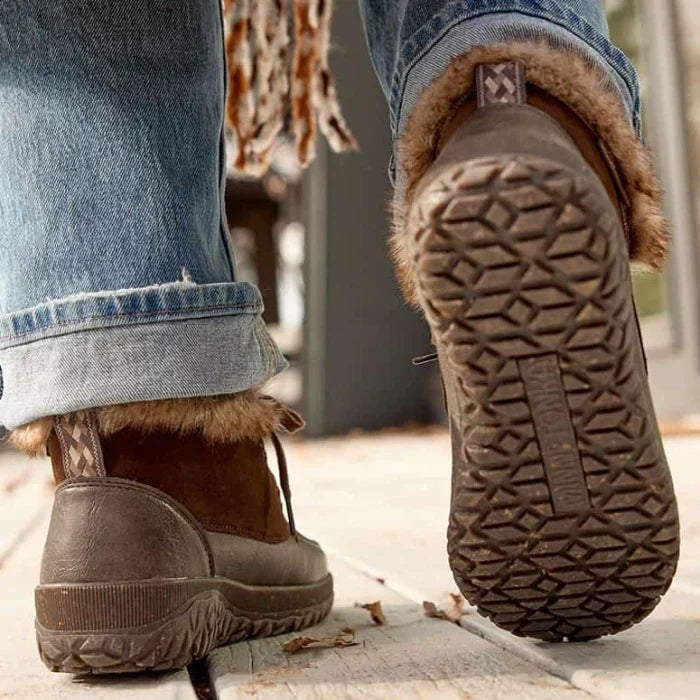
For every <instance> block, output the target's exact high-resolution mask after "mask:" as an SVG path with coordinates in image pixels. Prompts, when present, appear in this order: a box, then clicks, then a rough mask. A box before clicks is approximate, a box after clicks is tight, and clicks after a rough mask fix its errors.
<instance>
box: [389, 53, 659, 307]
mask: <svg viewBox="0 0 700 700" xmlns="http://www.w3.org/2000/svg"><path fill="white" fill-rule="evenodd" d="M502 61H522V62H523V63H524V64H525V66H526V72H527V82H528V83H531V84H533V85H536V86H537V87H539V88H541V89H543V90H545V91H547V92H548V93H550V94H551V95H553V96H554V97H557V98H558V99H560V100H561V101H562V102H564V103H565V104H566V105H568V107H569V108H570V109H572V110H573V111H574V112H576V113H577V115H578V116H579V117H580V118H581V119H582V120H583V121H584V122H586V123H587V124H588V126H589V128H591V130H592V131H593V132H594V133H595V134H596V136H597V137H598V138H599V139H600V141H601V142H602V144H603V145H604V147H605V148H606V149H607V151H608V152H609V153H610V155H611V156H612V159H613V161H614V165H615V166H616V169H617V175H618V176H619V179H620V182H621V184H622V187H623V189H624V191H625V194H626V197H627V200H628V202H629V209H628V212H627V215H628V216H627V218H628V221H627V223H628V228H629V234H630V258H631V261H632V262H633V263H635V264H637V265H639V266H640V267H642V268H646V269H650V270H660V269H661V268H662V267H663V264H664V261H665V259H666V254H667V250H668V244H669V233H668V225H667V223H666V220H665V218H664V216H663V214H662V209H661V203H662V193H661V190H660V188H659V185H658V182H657V180H656V177H655V175H654V172H653V169H652V166H651V161H650V158H649V153H648V151H647V149H646V147H645V146H644V145H643V144H642V143H640V141H639V140H638V139H637V137H636V135H635V133H634V130H633V128H632V126H631V125H630V124H629V120H628V118H627V116H626V114H625V111H624V108H623V106H622V104H621V103H620V100H619V98H618V97H617V95H616V94H615V93H614V92H613V91H612V89H608V88H607V87H606V85H607V84H608V83H609V80H608V78H607V77H606V76H605V75H604V74H603V72H602V71H601V70H600V69H599V68H598V67H597V66H594V65H591V64H589V63H586V62H585V61H584V60H583V58H581V57H580V56H579V55H578V54H577V53H576V52H574V51H571V50H566V49H562V48H555V47H551V46H549V45H546V44H532V43H517V42H514V43H508V44H493V45H489V46H479V47H476V48H474V49H472V50H471V51H470V52H469V53H467V54H464V55H463V56H460V57H458V58H456V59H455V60H454V61H453V62H452V63H451V64H450V66H449V67H448V68H447V69H446V70H445V71H444V72H443V73H442V75H441V76H440V77H439V78H438V79H437V80H436V81H435V82H434V83H433V84H432V85H431V86H430V87H428V88H427V89H426V91H425V92H424V93H423V95H422V96H421V98H420V101H419V102H418V104H417V105H416V106H415V107H414V108H413V111H412V113H411V116H410V117H409V119H408V124H407V126H406V128H405V130H404V132H403V134H402V135H401V138H400V140H399V144H398V166H399V168H401V172H402V174H403V176H404V178H405V180H406V187H405V197H404V199H402V201H396V200H395V201H394V204H393V217H392V219H393V221H392V228H393V234H392V237H391V248H392V254H393V258H394V262H395V265H396V271H397V278H398V280H399V284H400V285H401V288H402V290H403V292H404V295H405V296H406V298H407V300H408V301H409V302H411V303H414V304H415V303H416V299H415V290H414V285H413V281H412V278H411V273H410V257H409V253H408V249H407V246H406V241H405V237H404V228H405V221H406V217H407V214H408V211H409V209H410V206H411V202H412V198H413V194H414V192H415V189H416V187H417V185H418V182H419V181H420V179H421V178H422V177H423V175H424V174H425V172H426V170H427V169H428V168H429V167H430V164H431V163H432V162H433V160H434V159H435V157H436V155H437V154H436V150H437V142H438V139H439V137H440V132H441V131H442V128H443V127H444V125H445V124H446V123H447V121H448V120H449V119H450V117H451V116H452V115H453V114H454V113H455V111H456V110H457V109H458V108H459V106H460V105H461V104H462V103H463V102H464V100H465V99H466V98H468V97H469V96H470V94H471V93H472V92H473V87H474V68H475V67H476V66H477V65H478V64H480V63H498V62H502Z"/></svg>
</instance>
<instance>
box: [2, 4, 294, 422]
mask: <svg viewBox="0 0 700 700" xmlns="http://www.w3.org/2000/svg"><path fill="white" fill-rule="evenodd" d="M224 87H225V81H224V57H223V39H222V26H221V18H220V8H219V0H182V2H178V3H177V10H173V4H172V2H170V0H120V2H113V1H112V0H103V1H101V2H100V1H96V0H52V2H49V3H47V2H45V0H3V1H2V2H1V3H0V314H1V315H0V371H1V372H2V374H1V375H0V376H1V379H0V393H1V396H0V423H4V424H5V425H6V426H7V427H10V428H12V427H15V426H17V425H19V424H22V423H25V422H27V421H30V420H32V419H35V418H37V417H40V416H44V415H51V414H60V413H64V412H68V411H71V410H76V409H79V408H86V407H90V406H96V405H105V404H114V403H121V402H132V401H142V400H148V399H157V398H167V397H187V396H204V395H213V394H220V393H233V392H237V391H241V390H244V389H248V388H250V387H252V386H258V385H260V384H262V383H263V382H265V381H266V380H267V379H268V378H269V377H271V376H273V375H274V374H276V373H277V372H279V371H280V370H282V369H283V368H284V367H285V360H284V359H283V358H282V356H281V355H280V353H279V351H278V350H277V348H276V346H275V344H274V342H273V341H272V339H271V338H270V336H269V334H268V332H267V330H266V328H265V325H264V323H263V321H262V319H261V310H262V300H261V297H260V293H259V292H258V290H257V289H256V288H255V287H254V286H253V285H250V284H248V283H244V282H237V281H236V275H235V267H234V262H233V255H232V252H231V249H230V244H229V238H228V231H227V228H226V223H225V220H224V214H223V207H222V190H223V182H224V179H223V176H224V153H223V105H224Z"/></svg>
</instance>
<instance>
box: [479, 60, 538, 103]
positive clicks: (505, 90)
mask: <svg viewBox="0 0 700 700" xmlns="http://www.w3.org/2000/svg"><path fill="white" fill-rule="evenodd" d="M474 82H475V83H476V105H477V108H478V109H483V108H484V107H489V106H491V105H496V104H527V90H526V87H525V65H524V64H523V63H519V62H515V61H510V62H507V63H481V64H479V65H478V66H477V67H476V71H475V75H474Z"/></svg>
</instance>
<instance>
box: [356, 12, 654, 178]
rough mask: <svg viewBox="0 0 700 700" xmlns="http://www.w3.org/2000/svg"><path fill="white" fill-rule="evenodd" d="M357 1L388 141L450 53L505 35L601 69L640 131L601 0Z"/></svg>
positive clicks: (628, 70)
mask: <svg viewBox="0 0 700 700" xmlns="http://www.w3.org/2000/svg"><path fill="white" fill-rule="evenodd" d="M360 8H361V11H362V16H363V20H364V25H365V32H366V35H367V43H368V45H369V49H370V54H371V57H372V63H373V65H374V69H375V71H376V73H377V76H378V78H379V82H380V83H381V86H382V89H383V91H384V94H385V95H386V98H387V101H388V103H389V114H390V119H391V130H392V135H393V137H394V139H395V140H397V139H398V138H399V137H400V136H401V134H402V132H403V130H404V127H405V126H406V123H407V121H408V118H409V116H410V114H411V112H412V110H413V108H414V107H415V106H416V104H417V103H418V101H419V98H420V96H421V93H422V92H423V91H424V90H425V89H426V88H427V87H428V86H429V85H430V84H431V83H432V82H433V81H434V80H435V79H436V77H438V76H439V75H440V74H441V73H442V72H443V71H444V70H445V68H446V67H447V66H448V65H449V64H450V62H451V61H452V60H453V59H454V58H455V57H457V56H460V55H463V54H465V53H468V52H469V50H470V49H472V48H474V47H475V46H481V45H488V44H495V43H503V42H509V41H520V42H540V43H548V44H551V45H553V46H556V47H562V48H568V49H572V50H574V51H576V52H577V53H578V54H579V55H581V56H582V57H583V58H584V59H585V60H587V61H588V62H590V63H591V64H594V65H597V66H599V67H600V68H602V69H603V73H604V74H605V75H607V76H608V78H609V81H610V89H612V90H614V91H616V92H617V94H618V95H619V97H620V99H621V101H622V104H623V105H624V107H625V109H626V111H627V114H628V116H629V118H630V120H631V121H632V123H633V124H634V127H635V129H636V130H637V134H638V135H639V134H640V133H641V121H640V101H639V85H638V82H637V74H636V72H635V70H634V67H633V66H632V64H631V63H630V61H629V60H628V58H627V57H626V56H625V55H624V54H623V53H622V52H621V51H620V50H619V49H617V48H616V47H615V46H613V45H612V44H611V43H610V40H609V35H608V25H607V21H606V18H605V12H604V10H603V5H602V2H601V0H360ZM390 174H391V176H392V178H393V177H394V176H395V168H394V166H393V164H392V167H391V173H390ZM395 184H396V183H395ZM399 187H400V183H399Z"/></svg>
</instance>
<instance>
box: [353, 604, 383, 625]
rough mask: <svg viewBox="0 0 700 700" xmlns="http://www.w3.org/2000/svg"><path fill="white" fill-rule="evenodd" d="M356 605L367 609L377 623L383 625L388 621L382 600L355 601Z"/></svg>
mask: <svg viewBox="0 0 700 700" xmlns="http://www.w3.org/2000/svg"><path fill="white" fill-rule="evenodd" d="M355 607H356V608H362V609H363V610H367V612H368V613H369V614H370V617H371V618H372V622H374V624H375V625H383V624H384V623H385V622H386V617H384V611H383V610H382V603H381V601H380V600H375V601H374V603H355Z"/></svg>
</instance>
